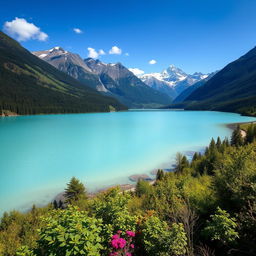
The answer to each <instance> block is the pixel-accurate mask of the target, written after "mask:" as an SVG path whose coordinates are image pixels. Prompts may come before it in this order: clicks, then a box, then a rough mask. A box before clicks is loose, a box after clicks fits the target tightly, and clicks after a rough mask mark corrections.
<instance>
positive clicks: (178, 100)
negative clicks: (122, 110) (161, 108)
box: [173, 71, 217, 103]
mask: <svg viewBox="0 0 256 256" xmlns="http://www.w3.org/2000/svg"><path fill="white" fill-rule="evenodd" d="M216 73H217V71H216V72H212V73H210V74H209V75H208V76H207V77H206V78H204V79H202V80H200V81H198V82H196V83H194V84H193V85H191V86H189V87H188V88H187V89H185V90H184V91H183V92H181V93H180V94H179V95H178V96H177V97H176V98H175V99H174V101H173V103H181V102H183V101H184V100H185V99H186V98H187V97H188V96H189V95H190V94H191V93H192V92H193V91H195V90H196V89H197V88H199V87H201V86H203V85H204V84H205V83H206V82H207V81H208V80H209V79H210V78H212V77H213V76H214V75H215V74H216Z"/></svg>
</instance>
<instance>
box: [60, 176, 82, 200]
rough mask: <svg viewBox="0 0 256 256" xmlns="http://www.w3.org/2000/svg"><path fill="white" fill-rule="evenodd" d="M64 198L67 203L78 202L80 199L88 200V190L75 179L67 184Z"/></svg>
mask: <svg viewBox="0 0 256 256" xmlns="http://www.w3.org/2000/svg"><path fill="white" fill-rule="evenodd" d="M64 196H65V198H66V202H67V203H72V202H75V201H78V200H79V199H85V198H87V194H86V189H85V186H84V185H83V183H82V182H80V181H79V180H78V179H76V178H75V177H73V178H72V179H71V180H70V182H69V183H68V184H67V188H66V189H65V193H64Z"/></svg>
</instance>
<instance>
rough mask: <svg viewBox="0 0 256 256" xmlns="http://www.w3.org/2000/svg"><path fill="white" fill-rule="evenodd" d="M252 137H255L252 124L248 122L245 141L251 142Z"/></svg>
mask: <svg viewBox="0 0 256 256" xmlns="http://www.w3.org/2000/svg"><path fill="white" fill-rule="evenodd" d="M254 139H255V133H254V125H253V124H250V125H249V127H248V128H247V130H246V137H245V141H246V143H252V142H253V140H254Z"/></svg>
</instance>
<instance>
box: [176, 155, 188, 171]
mask: <svg viewBox="0 0 256 256" xmlns="http://www.w3.org/2000/svg"><path fill="white" fill-rule="evenodd" d="M188 167H189V161H188V159H187V157H186V156H184V155H182V154H181V153H177V155H176V167H175V172H176V173H182V172H183V171H184V170H185V168H188Z"/></svg>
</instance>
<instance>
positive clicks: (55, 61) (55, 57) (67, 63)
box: [33, 46, 107, 92]
mask: <svg viewBox="0 0 256 256" xmlns="http://www.w3.org/2000/svg"><path fill="white" fill-rule="evenodd" d="M33 54H34V55H36V56H37V57H39V58H40V59H42V60H44V61H46V62H48V63H50V64H51V65H53V66H54V67H55V68H57V69H59V70H61V71H63V72H65V73H67V74H68V75H70V76H72V77H74V78H76V79H77V80H79V81H80V82H83V83H85V84H86V85H89V86H90V87H92V88H94V89H96V90H97V91H100V92H107V89H106V88H105V86H104V84H102V82H101V81H100V79H99V77H98V76H97V75H95V74H93V73H92V72H91V70H90V69H89V68H88V67H87V65H86V64H85V63H84V60H83V59H82V58H81V57H80V56H79V55H78V54H75V53H71V52H68V51H65V50H64V49H63V48H61V47H59V46H56V47H54V48H52V49H50V50H45V51H38V52H33Z"/></svg>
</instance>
